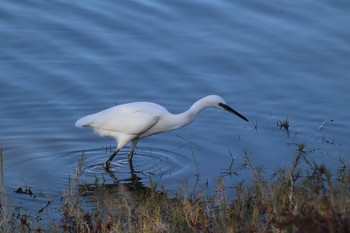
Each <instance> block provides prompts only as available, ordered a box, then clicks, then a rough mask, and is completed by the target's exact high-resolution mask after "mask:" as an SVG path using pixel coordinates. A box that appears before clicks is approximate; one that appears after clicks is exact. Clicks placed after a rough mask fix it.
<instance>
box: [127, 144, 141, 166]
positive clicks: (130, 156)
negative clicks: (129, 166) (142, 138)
mask: <svg viewBox="0 0 350 233" xmlns="http://www.w3.org/2000/svg"><path fill="white" fill-rule="evenodd" d="M138 142H139V140H137V139H134V140H132V141H131V151H130V153H129V155H128V159H129V163H132V157H133V156H134V151H135V148H136V145H137V143H138Z"/></svg>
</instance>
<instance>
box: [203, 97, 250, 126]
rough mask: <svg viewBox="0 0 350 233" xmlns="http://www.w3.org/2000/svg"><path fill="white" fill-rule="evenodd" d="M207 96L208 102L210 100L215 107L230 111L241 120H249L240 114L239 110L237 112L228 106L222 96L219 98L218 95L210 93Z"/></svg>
mask: <svg viewBox="0 0 350 233" xmlns="http://www.w3.org/2000/svg"><path fill="white" fill-rule="evenodd" d="M207 98H208V102H210V104H211V105H212V106H213V107H216V108H219V109H223V110H225V111H228V112H231V113H233V114H235V115H237V116H239V117H240V118H242V119H243V120H245V121H249V120H248V119H247V118H246V117H245V116H243V115H242V114H240V113H239V112H237V111H236V110H234V109H233V108H231V107H230V106H228V104H227V103H226V101H225V100H224V99H223V98H221V97H220V96H218V95H210V96H208V97H207Z"/></svg>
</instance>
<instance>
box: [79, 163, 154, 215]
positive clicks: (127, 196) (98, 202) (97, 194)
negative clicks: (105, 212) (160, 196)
mask: <svg viewBox="0 0 350 233" xmlns="http://www.w3.org/2000/svg"><path fill="white" fill-rule="evenodd" d="M129 168H130V177H127V178H123V179H118V177H117V175H116V173H115V172H113V170H106V172H107V173H108V175H109V176H110V178H111V179H112V180H113V182H111V183H102V184H101V183H97V182H95V183H83V184H80V185H79V189H78V193H79V195H80V196H81V197H84V198H85V200H86V201H87V202H89V203H90V204H88V206H90V207H91V208H96V207H97V206H100V207H101V206H102V207H103V208H113V206H115V204H116V203H121V202H122V203H123V204H127V205H128V206H134V205H136V204H137V203H138V201H140V200H141V199H143V198H144V197H145V196H146V195H147V194H148V193H150V192H151V191H152V190H154V188H152V187H146V186H145V185H144V183H143V182H142V178H141V177H140V176H139V175H138V174H139V173H138V172H135V169H134V166H133V164H132V163H129ZM111 203H114V204H111Z"/></svg>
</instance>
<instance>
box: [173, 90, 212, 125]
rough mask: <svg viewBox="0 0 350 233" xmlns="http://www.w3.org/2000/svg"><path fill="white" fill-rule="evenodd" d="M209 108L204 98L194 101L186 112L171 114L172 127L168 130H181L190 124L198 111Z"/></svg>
mask: <svg viewBox="0 0 350 233" xmlns="http://www.w3.org/2000/svg"><path fill="white" fill-rule="evenodd" d="M209 106H210V105H209V104H208V102H207V100H206V97H204V98H202V99H200V100H198V101H196V102H195V103H194V104H193V105H192V106H191V107H190V108H189V109H188V110H187V111H185V112H183V113H179V114H172V119H171V124H172V125H173V127H171V129H170V130H173V129H178V128H182V127H184V126H186V125H188V124H190V123H191V122H192V121H193V120H194V118H196V116H197V114H198V113H199V112H200V111H202V110H203V109H205V108H206V107H209Z"/></svg>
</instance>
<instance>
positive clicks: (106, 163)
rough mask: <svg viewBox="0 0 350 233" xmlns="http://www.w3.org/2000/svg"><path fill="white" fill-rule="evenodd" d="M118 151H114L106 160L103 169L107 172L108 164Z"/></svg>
mask: <svg viewBox="0 0 350 233" xmlns="http://www.w3.org/2000/svg"><path fill="white" fill-rule="evenodd" d="M118 151H119V149H116V150H115V151H114V152H113V153H112V154H111V156H109V158H108V159H107V161H106V162H105V163H104V165H103V167H104V168H105V169H106V170H109V164H110V163H111V161H112V160H113V158H114V156H115V155H116V154H117V153H118Z"/></svg>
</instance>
